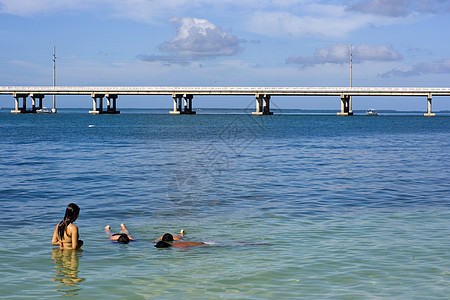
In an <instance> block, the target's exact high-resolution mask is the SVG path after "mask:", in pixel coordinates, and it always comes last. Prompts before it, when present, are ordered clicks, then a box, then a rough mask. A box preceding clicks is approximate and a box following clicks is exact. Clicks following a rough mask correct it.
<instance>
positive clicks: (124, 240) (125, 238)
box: [117, 233, 130, 244]
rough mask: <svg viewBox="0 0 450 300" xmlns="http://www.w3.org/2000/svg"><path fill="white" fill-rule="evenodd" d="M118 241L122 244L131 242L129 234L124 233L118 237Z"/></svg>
mask: <svg viewBox="0 0 450 300" xmlns="http://www.w3.org/2000/svg"><path fill="white" fill-rule="evenodd" d="M117 242H118V243H121V244H128V243H129V242H130V238H129V237H128V235H126V234H124V233H122V234H120V236H119V238H118V239H117Z"/></svg>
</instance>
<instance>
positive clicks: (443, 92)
mask: <svg viewBox="0 0 450 300" xmlns="http://www.w3.org/2000/svg"><path fill="white" fill-rule="evenodd" d="M14 93H16V94H45V95H91V94H115V95H172V94H190V95H255V94H267V95H271V96H342V95H345V96H431V95H432V96H450V88H413V87H144V86H142V87H138V86H134V87H117V86H112V87H106V86H102V87H89V86H84V87H81V86H80V87H70V86H58V87H47V86H29V87H27V86H11V87H8V86H3V87H0V94H14Z"/></svg>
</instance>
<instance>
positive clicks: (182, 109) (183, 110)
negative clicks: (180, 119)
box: [169, 93, 196, 115]
mask: <svg viewBox="0 0 450 300" xmlns="http://www.w3.org/2000/svg"><path fill="white" fill-rule="evenodd" d="M172 98H173V110H172V111H170V112H169V113H170V114H171V115H180V114H190V115H195V114H196V112H195V111H192V99H193V98H194V95H190V94H184V95H181V94H175V93H174V94H172Z"/></svg>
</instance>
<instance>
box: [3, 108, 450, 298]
mask: <svg viewBox="0 0 450 300" xmlns="http://www.w3.org/2000/svg"><path fill="white" fill-rule="evenodd" d="M335 114H336V112H325V111H323V112H315V113H309V112H305V111H293V112H286V111H285V112H275V114H274V115H273V116H251V113H250V111H243V110H208V109H205V110H199V111H198V113H197V115H177V116H173V115H169V114H168V109H167V110H156V109H155V110H151V109H149V110H136V109H129V110H127V109H121V114H120V115H89V114H88V113H87V110H81V109H80V110H77V109H65V110H64V109H60V110H59V112H58V114H55V115H53V114H47V115H44V114H42V115H33V114H24V115H12V114H10V113H9V110H6V109H2V110H0V150H1V155H0V230H1V231H0V232H1V236H2V238H3V242H2V243H0V274H1V275H2V276H1V277H0V297H1V298H4V299H32V298H39V299H41V298H44V299H52V298H59V297H70V298H76V299H78V298H80V299H81V298H82V299H98V298H108V299H109V298H110V299H123V298H127V299H153V298H158V299H178V298H185V299H217V298H223V299H294V298H297V299H445V298H447V297H448V295H449V294H450V174H449V173H450V151H449V149H450V117H449V116H448V115H444V116H439V114H438V116H436V117H432V118H426V117H423V116H421V115H420V114H395V113H390V112H387V113H385V114H383V113H380V116H378V117H366V116H364V115H363V113H361V114H360V115H356V116H353V117H337V116H336V115H335ZM422 114H423V113H422ZM71 202H74V203H76V204H78V205H79V206H80V208H81V212H80V216H79V218H78V220H77V221H76V222H75V224H76V225H77V226H78V228H79V231H80V238H81V239H82V240H83V241H84V245H83V247H82V249H83V250H82V251H71V250H64V251H60V250H59V249H58V248H57V247H56V248H55V247H53V246H52V245H51V238H52V233H53V229H54V227H55V225H56V224H57V223H58V222H59V221H61V220H62V218H63V217H64V212H65V208H66V207H67V205H68V204H69V203H71ZM120 223H125V224H126V225H127V227H128V229H129V230H130V233H131V235H132V236H133V237H134V238H135V241H133V242H131V243H129V244H126V245H123V244H117V243H112V242H111V241H109V240H108V238H107V237H106V236H105V232H104V227H105V226H106V225H111V227H112V230H113V231H114V232H118V231H119V229H120ZM180 229H184V230H185V231H186V236H185V239H186V240H188V241H195V242H207V245H205V246H197V247H190V248H186V249H176V248H169V249H157V248H155V247H154V243H153V240H154V239H156V238H158V237H160V236H161V235H163V234H164V233H166V232H170V233H177V232H179V230H180Z"/></svg>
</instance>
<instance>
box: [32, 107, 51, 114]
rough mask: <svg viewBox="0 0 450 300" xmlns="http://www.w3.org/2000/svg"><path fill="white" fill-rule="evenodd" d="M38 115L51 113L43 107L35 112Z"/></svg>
mask: <svg viewBox="0 0 450 300" xmlns="http://www.w3.org/2000/svg"><path fill="white" fill-rule="evenodd" d="M36 112H37V113H38V114H50V113H51V111H50V110H49V109H48V108H47V107H43V108H41V109H38V110H36Z"/></svg>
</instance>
